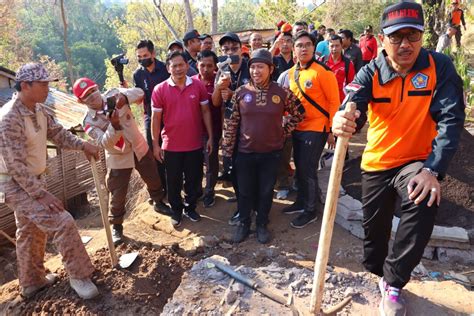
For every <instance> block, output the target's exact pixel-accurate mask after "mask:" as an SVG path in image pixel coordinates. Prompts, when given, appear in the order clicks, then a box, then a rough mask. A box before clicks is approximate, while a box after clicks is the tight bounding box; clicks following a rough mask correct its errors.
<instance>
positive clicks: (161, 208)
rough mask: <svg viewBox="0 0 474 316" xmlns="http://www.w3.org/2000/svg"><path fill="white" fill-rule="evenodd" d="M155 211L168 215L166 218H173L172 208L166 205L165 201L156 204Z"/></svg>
mask: <svg viewBox="0 0 474 316" xmlns="http://www.w3.org/2000/svg"><path fill="white" fill-rule="evenodd" d="M154 210H155V212H157V213H160V214H163V215H166V216H171V215H173V214H174V213H173V210H172V209H171V207H169V206H168V204H166V203H165V202H163V201H159V202H158V203H155V206H154Z"/></svg>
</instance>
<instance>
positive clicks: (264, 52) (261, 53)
mask: <svg viewBox="0 0 474 316" xmlns="http://www.w3.org/2000/svg"><path fill="white" fill-rule="evenodd" d="M253 63H264V64H267V65H269V66H273V56H272V53H270V51H269V50H268V49H266V48H259V49H256V50H254V51H253V52H252V55H251V56H250V59H249V66H250V65H251V64H253Z"/></svg>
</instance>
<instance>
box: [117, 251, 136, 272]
mask: <svg viewBox="0 0 474 316" xmlns="http://www.w3.org/2000/svg"><path fill="white" fill-rule="evenodd" d="M137 257H138V252H132V253H126V254H124V255H121V256H120V259H119V266H120V267H121V268H122V269H127V268H128V267H130V266H131V265H132V263H133V262H134V261H135V259H136V258H137Z"/></svg>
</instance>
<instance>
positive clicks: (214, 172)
mask: <svg viewBox="0 0 474 316" xmlns="http://www.w3.org/2000/svg"><path fill="white" fill-rule="evenodd" d="M207 140H208V138H207V137H204V138H203V148H204V149H203V155H204V165H205V166H206V172H205V176H206V186H205V188H204V195H205V196H214V188H215V186H216V183H217V176H218V174H219V156H218V152H219V139H214V140H213V144H212V146H213V148H212V152H211V154H209V152H208V151H207V148H206V144H207Z"/></svg>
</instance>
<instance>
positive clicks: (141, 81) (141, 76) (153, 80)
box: [133, 59, 170, 120]
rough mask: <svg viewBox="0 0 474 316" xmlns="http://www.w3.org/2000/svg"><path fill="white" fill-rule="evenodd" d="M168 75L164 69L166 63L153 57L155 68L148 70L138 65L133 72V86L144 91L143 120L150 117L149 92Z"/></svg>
mask: <svg viewBox="0 0 474 316" xmlns="http://www.w3.org/2000/svg"><path fill="white" fill-rule="evenodd" d="M169 77H170V74H169V73H168V71H167V70H166V65H165V64H164V63H163V62H161V61H159V60H158V59H155V69H153V71H152V72H149V71H148V70H147V69H146V68H144V67H142V66H140V67H138V68H137V69H136V70H135V72H134V73H133V81H134V83H135V87H137V88H140V89H142V90H143V91H144V92H145V97H144V100H143V104H144V112H145V120H147V119H148V120H149V119H150V118H151V94H152V92H153V89H154V88H155V86H156V85H158V84H159V83H161V82H163V81H165V80H166V79H168V78H169Z"/></svg>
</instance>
